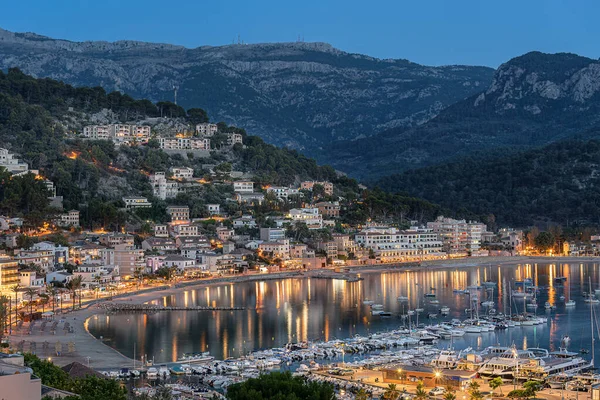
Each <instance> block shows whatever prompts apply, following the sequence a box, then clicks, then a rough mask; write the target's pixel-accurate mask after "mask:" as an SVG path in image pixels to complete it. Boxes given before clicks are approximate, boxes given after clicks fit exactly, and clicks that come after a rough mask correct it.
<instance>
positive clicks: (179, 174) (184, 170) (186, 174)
mask: <svg viewBox="0 0 600 400" xmlns="http://www.w3.org/2000/svg"><path fill="white" fill-rule="evenodd" d="M171 173H172V174H173V178H175V179H184V180H185V179H192V178H193V177H194V169H193V168H190V167H172V168H171Z"/></svg>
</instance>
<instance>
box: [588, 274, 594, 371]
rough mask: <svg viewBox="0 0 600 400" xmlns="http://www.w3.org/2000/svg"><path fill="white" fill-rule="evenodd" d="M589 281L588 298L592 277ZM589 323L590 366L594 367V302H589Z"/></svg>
mask: <svg viewBox="0 0 600 400" xmlns="http://www.w3.org/2000/svg"><path fill="white" fill-rule="evenodd" d="M588 278H589V281H590V299H591V298H592V294H591V293H592V278H590V277H588ZM590 323H591V326H592V368H594V303H592V302H590Z"/></svg>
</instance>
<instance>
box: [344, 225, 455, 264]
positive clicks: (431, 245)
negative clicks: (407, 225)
mask: <svg viewBox="0 0 600 400" xmlns="http://www.w3.org/2000/svg"><path fill="white" fill-rule="evenodd" d="M354 240H355V241H356V243H357V244H358V245H360V246H362V247H364V248H367V249H371V250H373V252H374V253H375V256H376V257H378V258H379V259H380V261H382V262H392V261H411V260H426V259H434V258H440V257H444V256H445V255H446V254H445V253H444V252H443V250H442V248H443V247H442V241H441V240H440V238H439V236H438V234H437V233H435V232H433V230H431V229H427V228H417V227H412V228H411V229H409V230H403V231H400V230H397V229H396V228H388V227H379V228H377V227H372V228H367V229H365V230H363V231H361V232H359V233H357V234H356V235H355V237H354Z"/></svg>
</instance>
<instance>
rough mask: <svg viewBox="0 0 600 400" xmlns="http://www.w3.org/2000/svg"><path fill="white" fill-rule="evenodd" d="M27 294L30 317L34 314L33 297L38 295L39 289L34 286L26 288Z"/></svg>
mask: <svg viewBox="0 0 600 400" xmlns="http://www.w3.org/2000/svg"><path fill="white" fill-rule="evenodd" d="M24 293H25V296H27V297H29V318H31V315H32V314H33V298H34V297H35V296H36V295H37V293H38V291H37V290H36V289H34V288H30V287H28V288H27V289H25V292H24Z"/></svg>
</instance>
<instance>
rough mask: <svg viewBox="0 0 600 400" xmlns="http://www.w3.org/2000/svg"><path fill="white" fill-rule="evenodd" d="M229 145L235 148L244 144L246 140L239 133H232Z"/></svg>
mask: <svg viewBox="0 0 600 400" xmlns="http://www.w3.org/2000/svg"><path fill="white" fill-rule="evenodd" d="M227 144H228V145H229V146H233V145H235V144H244V139H243V137H242V135H240V134H239V133H230V134H229V135H228V136H227Z"/></svg>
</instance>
